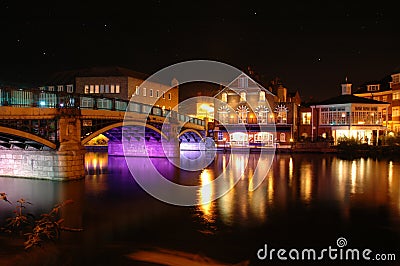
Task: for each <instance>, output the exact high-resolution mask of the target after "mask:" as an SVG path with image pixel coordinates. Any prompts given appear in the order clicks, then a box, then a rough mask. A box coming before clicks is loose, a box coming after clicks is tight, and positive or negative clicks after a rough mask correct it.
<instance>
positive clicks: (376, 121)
mask: <svg viewBox="0 0 400 266" xmlns="http://www.w3.org/2000/svg"><path fill="white" fill-rule="evenodd" d="M351 85H352V84H350V83H347V82H346V83H345V84H342V95H340V96H338V97H334V98H331V99H328V100H325V101H322V102H320V103H318V104H316V105H312V106H311V109H312V112H311V116H312V118H311V128H312V132H311V135H312V139H313V140H316V139H328V140H330V139H331V140H332V141H333V142H334V143H335V144H336V143H337V142H338V140H340V138H354V139H356V140H357V141H360V142H362V143H368V144H371V145H372V144H378V139H379V136H381V135H383V134H385V133H386V131H387V124H388V122H387V121H388V108H389V103H386V102H382V101H377V100H374V99H367V98H363V97H358V96H355V95H352V93H351Z"/></svg>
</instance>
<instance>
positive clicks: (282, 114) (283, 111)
mask: <svg viewBox="0 0 400 266" xmlns="http://www.w3.org/2000/svg"><path fill="white" fill-rule="evenodd" d="M287 112H288V109H287V107H286V106H285V105H283V104H281V105H278V106H277V107H276V108H275V113H276V123H277V124H286V123H287Z"/></svg>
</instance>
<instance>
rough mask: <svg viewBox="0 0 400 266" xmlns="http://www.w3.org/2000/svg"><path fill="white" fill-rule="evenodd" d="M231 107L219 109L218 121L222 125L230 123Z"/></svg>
mask: <svg viewBox="0 0 400 266" xmlns="http://www.w3.org/2000/svg"><path fill="white" fill-rule="evenodd" d="M229 111H230V110H229V107H227V106H221V107H220V108H218V119H219V122H220V123H221V124H227V123H228V122H229Z"/></svg>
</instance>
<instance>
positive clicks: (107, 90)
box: [104, 85, 110, 93]
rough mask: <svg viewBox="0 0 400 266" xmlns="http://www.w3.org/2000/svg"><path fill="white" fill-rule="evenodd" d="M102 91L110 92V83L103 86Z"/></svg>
mask: <svg viewBox="0 0 400 266" xmlns="http://www.w3.org/2000/svg"><path fill="white" fill-rule="evenodd" d="M104 93H110V85H106V86H105V88H104Z"/></svg>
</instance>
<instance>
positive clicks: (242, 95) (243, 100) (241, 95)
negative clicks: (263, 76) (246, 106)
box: [240, 91, 246, 102]
mask: <svg viewBox="0 0 400 266" xmlns="http://www.w3.org/2000/svg"><path fill="white" fill-rule="evenodd" d="M240 101H241V102H245V101H246V92H244V91H242V92H241V93H240Z"/></svg>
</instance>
